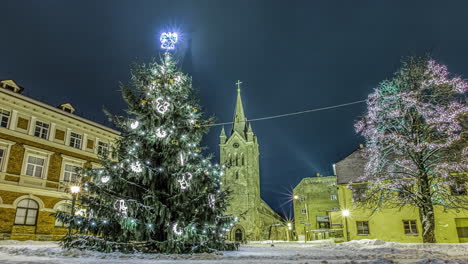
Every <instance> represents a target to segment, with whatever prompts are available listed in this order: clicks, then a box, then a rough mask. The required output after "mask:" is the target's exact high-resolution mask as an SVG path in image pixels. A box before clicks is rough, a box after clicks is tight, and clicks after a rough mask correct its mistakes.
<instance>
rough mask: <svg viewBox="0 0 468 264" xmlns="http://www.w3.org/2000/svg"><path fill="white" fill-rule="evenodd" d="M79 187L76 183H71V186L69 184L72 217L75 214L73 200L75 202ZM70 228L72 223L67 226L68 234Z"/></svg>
mask: <svg viewBox="0 0 468 264" xmlns="http://www.w3.org/2000/svg"><path fill="white" fill-rule="evenodd" d="M80 190H81V188H80V186H78V185H73V186H70V192H71V194H72V204H71V216H72V217H74V216H75V202H76V196H77V195H78V193H79V192H80ZM71 229H72V225H69V226H68V234H71Z"/></svg>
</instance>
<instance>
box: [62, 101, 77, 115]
mask: <svg viewBox="0 0 468 264" xmlns="http://www.w3.org/2000/svg"><path fill="white" fill-rule="evenodd" d="M58 108H60V109H62V110H63V111H65V112H67V113H70V114H73V113H74V112H75V108H74V107H73V106H72V105H71V104H69V103H67V104H61V105H59V106H58Z"/></svg>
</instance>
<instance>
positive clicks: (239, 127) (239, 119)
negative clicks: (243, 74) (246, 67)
mask: <svg viewBox="0 0 468 264" xmlns="http://www.w3.org/2000/svg"><path fill="white" fill-rule="evenodd" d="M236 84H237V102H236V111H235V112H234V124H233V126H232V132H234V131H237V132H238V133H239V134H241V135H243V136H244V134H245V128H246V122H247V118H246V117H245V114H244V107H243V106H242V98H241V94H240V85H241V84H242V82H241V81H237V83H236Z"/></svg>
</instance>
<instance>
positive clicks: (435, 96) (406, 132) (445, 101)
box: [351, 58, 468, 243]
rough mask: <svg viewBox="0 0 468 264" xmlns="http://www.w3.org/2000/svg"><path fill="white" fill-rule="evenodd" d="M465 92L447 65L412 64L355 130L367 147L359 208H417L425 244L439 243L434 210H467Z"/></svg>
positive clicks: (383, 88) (378, 92) (385, 85)
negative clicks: (363, 184) (366, 160)
mask: <svg viewBox="0 0 468 264" xmlns="http://www.w3.org/2000/svg"><path fill="white" fill-rule="evenodd" d="M467 87H468V83H467V82H466V81H464V80H462V79H461V78H459V77H452V76H450V74H449V72H448V71H447V67H446V66H444V65H440V64H437V63H436V62H435V61H434V60H432V59H428V58H409V59H408V60H407V61H405V62H404V63H403V65H402V67H401V69H400V70H399V71H398V72H396V74H395V76H394V78H393V79H391V80H386V81H383V82H382V83H381V84H380V85H379V86H378V87H377V88H376V89H375V91H374V92H373V93H372V94H370V95H369V97H368V100H367V114H366V115H365V116H364V118H363V119H361V120H360V121H358V122H357V123H356V125H355V127H356V130H357V132H358V133H360V134H361V135H363V136H364V137H365V139H366V144H367V146H366V154H367V158H368V162H367V165H366V167H365V173H364V176H362V177H361V179H360V181H361V182H367V185H365V186H366V188H363V190H361V192H360V193H361V194H362V195H363V197H362V199H361V200H362V201H363V203H362V205H363V206H366V207H370V208H373V209H375V210H379V209H383V208H402V207H404V206H407V205H409V206H414V207H416V208H418V209H419V215H420V221H421V223H422V227H423V232H422V237H423V242H425V243H434V242H436V236H435V226H436V223H435V219H434V211H435V210H447V209H453V210H467V209H468V200H467V199H466V196H465V195H466V194H467V187H468V185H467V182H468V175H467V173H466V172H467V171H468V170H467V169H468V143H467V142H468V141H467V134H466V128H467V127H466V120H467V119H466V118H467V113H468V108H467V101H466V93H467ZM351 188H353V186H351Z"/></svg>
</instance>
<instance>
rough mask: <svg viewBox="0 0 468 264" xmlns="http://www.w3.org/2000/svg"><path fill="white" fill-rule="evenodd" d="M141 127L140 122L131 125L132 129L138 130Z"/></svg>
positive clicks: (136, 121)
mask: <svg viewBox="0 0 468 264" xmlns="http://www.w3.org/2000/svg"><path fill="white" fill-rule="evenodd" d="M139 125H140V122H138V120H135V121H133V122H132V123H131V124H130V128H131V129H137V128H138V126H139Z"/></svg>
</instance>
